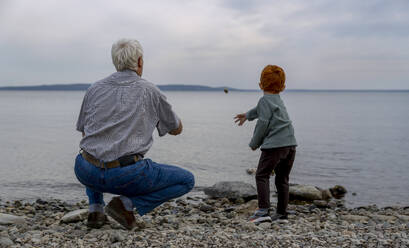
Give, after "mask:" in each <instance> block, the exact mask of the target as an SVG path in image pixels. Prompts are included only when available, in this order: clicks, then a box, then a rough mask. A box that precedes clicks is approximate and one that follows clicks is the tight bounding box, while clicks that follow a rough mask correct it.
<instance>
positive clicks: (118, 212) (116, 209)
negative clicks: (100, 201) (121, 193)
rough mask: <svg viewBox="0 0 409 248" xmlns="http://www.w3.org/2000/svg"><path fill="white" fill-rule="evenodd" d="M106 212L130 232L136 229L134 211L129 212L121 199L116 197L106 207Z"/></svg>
mask: <svg viewBox="0 0 409 248" xmlns="http://www.w3.org/2000/svg"><path fill="white" fill-rule="evenodd" d="M105 212H106V213H107V214H108V215H109V216H111V217H112V218H113V219H114V220H116V221H117V222H118V223H119V224H121V225H122V226H123V227H125V228H126V229H128V230H132V229H133V228H134V227H136V220H135V216H134V215H133V211H127V210H126V209H125V207H124V204H123V203H122V201H121V199H119V197H114V198H112V200H111V201H110V202H109V203H108V205H107V206H106V207H105Z"/></svg>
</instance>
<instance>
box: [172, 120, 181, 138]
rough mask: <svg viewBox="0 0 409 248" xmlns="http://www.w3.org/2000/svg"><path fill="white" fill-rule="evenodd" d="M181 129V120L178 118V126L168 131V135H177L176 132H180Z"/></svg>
mask: <svg viewBox="0 0 409 248" xmlns="http://www.w3.org/2000/svg"><path fill="white" fill-rule="evenodd" d="M182 130H183V125H182V121H181V120H179V127H178V128H176V129H174V130H172V131H170V132H169V134H170V135H178V134H180V133H181V132H182Z"/></svg>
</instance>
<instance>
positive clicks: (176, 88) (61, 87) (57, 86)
mask: <svg viewBox="0 0 409 248" xmlns="http://www.w3.org/2000/svg"><path fill="white" fill-rule="evenodd" d="M90 85H91V84H52V85H35V86H8V87H0V90H38V91H40V90H42V91H44V90H57V91H59V90H61V91H67V90H69V91H77V90H78V91H81V90H82V91H83V90H87V89H88V87H89V86H90ZM158 87H159V89H160V90H163V91H223V90H224V89H228V90H229V91H253V90H242V89H235V88H230V87H210V86H203V85H185V84H167V85H158Z"/></svg>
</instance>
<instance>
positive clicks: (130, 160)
mask: <svg viewBox="0 0 409 248" xmlns="http://www.w3.org/2000/svg"><path fill="white" fill-rule="evenodd" d="M81 154H82V157H83V158H84V159H85V160H87V161H88V162H89V163H90V164H93V165H94V166H96V167H98V168H105V169H112V168H117V167H124V166H128V165H131V164H134V163H136V162H138V161H139V160H141V159H142V158H143V156H141V155H138V154H132V155H127V156H123V157H120V158H118V159H117V160H113V161H110V162H102V161H101V160H99V159H97V158H95V157H94V156H92V155H91V154H89V153H88V152H86V151H84V150H82V152H81Z"/></svg>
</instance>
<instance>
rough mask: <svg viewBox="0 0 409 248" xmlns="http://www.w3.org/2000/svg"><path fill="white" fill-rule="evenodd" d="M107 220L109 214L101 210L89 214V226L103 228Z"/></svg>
mask: <svg viewBox="0 0 409 248" xmlns="http://www.w3.org/2000/svg"><path fill="white" fill-rule="evenodd" d="M106 221H107V216H106V215H105V214H104V213H101V212H92V213H89V214H88V221H87V227H89V228H97V229H98V228H101V227H102V226H103V225H104V224H105V222H106Z"/></svg>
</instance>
